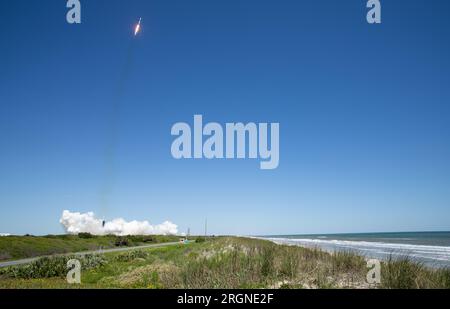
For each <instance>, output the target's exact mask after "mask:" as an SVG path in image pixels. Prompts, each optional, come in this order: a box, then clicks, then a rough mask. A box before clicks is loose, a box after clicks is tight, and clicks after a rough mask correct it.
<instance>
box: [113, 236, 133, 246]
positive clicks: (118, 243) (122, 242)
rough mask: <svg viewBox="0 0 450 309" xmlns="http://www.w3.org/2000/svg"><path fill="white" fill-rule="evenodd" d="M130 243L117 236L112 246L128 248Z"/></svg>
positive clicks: (124, 238)
mask: <svg viewBox="0 0 450 309" xmlns="http://www.w3.org/2000/svg"><path fill="white" fill-rule="evenodd" d="M129 243H130V241H129V239H128V238H127V237H124V236H117V237H116V240H115V242H114V245H115V246H116V247H126V246H128V245H129Z"/></svg>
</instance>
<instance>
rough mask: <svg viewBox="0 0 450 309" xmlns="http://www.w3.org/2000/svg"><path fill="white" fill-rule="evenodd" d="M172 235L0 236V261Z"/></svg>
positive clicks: (156, 240) (166, 238)
mask: <svg viewBox="0 0 450 309" xmlns="http://www.w3.org/2000/svg"><path fill="white" fill-rule="evenodd" d="M178 239H179V238H178V237H176V236H120V237H119V236H114V235H108V236H93V235H91V234H89V233H80V234H79V235H47V236H42V237H36V236H31V235H28V236H8V237H0V261H6V260H17V259H23V258H31V257H36V256H44V255H53V254H66V253H72V252H80V251H90V250H98V249H100V248H102V249H106V248H114V247H123V246H125V247H126V246H139V245H144V244H152V243H155V244H156V243H163V242H171V241H178Z"/></svg>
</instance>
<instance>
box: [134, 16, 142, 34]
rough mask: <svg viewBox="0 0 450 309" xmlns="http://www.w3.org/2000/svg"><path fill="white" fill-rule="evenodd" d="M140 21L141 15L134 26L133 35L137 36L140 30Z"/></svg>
mask: <svg viewBox="0 0 450 309" xmlns="http://www.w3.org/2000/svg"><path fill="white" fill-rule="evenodd" d="M141 21H142V17H140V18H139V22H138V23H137V25H136V27H135V28H134V36H137V35H138V34H139V32H140V31H141Z"/></svg>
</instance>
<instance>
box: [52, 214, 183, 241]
mask: <svg viewBox="0 0 450 309" xmlns="http://www.w3.org/2000/svg"><path fill="white" fill-rule="evenodd" d="M59 222H60V223H61V224H62V225H63V227H64V229H65V230H66V232H67V233H69V234H78V233H91V234H92V235H108V234H113V235H118V236H125V235H176V234H177V233H178V226H177V225H176V224H173V223H172V222H169V221H166V222H164V223H162V224H159V225H151V224H150V223H149V222H148V221H130V222H127V221H125V220H124V219H121V218H119V219H114V220H112V221H107V222H105V226H103V220H100V219H97V218H95V215H94V213H93V212H88V213H79V212H70V211H68V210H64V211H63V214H62V216H61V219H60V220H59Z"/></svg>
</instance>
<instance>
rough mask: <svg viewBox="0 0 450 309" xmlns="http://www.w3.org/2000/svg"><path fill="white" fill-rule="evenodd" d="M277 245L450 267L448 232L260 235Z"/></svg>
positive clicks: (449, 233) (449, 239)
mask: <svg viewBox="0 0 450 309" xmlns="http://www.w3.org/2000/svg"><path fill="white" fill-rule="evenodd" d="M259 238H264V239H267V240H271V241H273V242H275V243H279V244H288V245H297V246H304V247H310V248H320V249H322V250H326V251H329V252H333V251H350V252H355V253H357V254H360V255H364V256H366V257H367V258H376V259H380V260H386V259H388V258H389V257H392V258H394V259H396V258H402V257H405V256H407V257H408V258H410V259H412V260H415V261H418V262H421V263H423V264H425V265H427V266H430V267H445V268H450V232H410V233H366V234H324V235H282V236H263V237H259Z"/></svg>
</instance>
